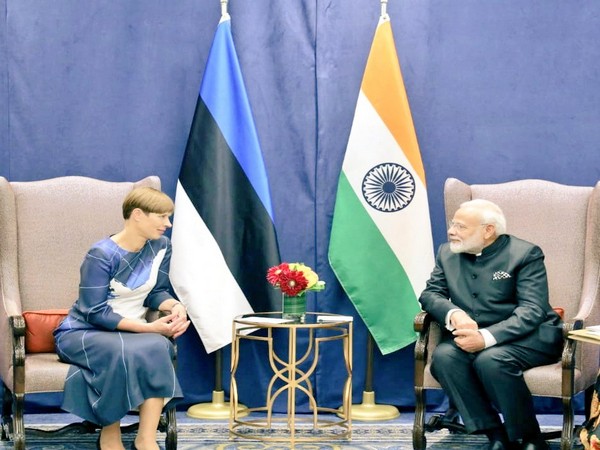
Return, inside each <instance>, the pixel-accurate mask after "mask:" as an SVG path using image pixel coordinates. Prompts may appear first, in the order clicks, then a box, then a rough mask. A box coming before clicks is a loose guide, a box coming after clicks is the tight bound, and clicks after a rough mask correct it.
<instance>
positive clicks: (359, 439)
mask: <svg viewBox="0 0 600 450" xmlns="http://www.w3.org/2000/svg"><path fill="white" fill-rule="evenodd" d="M135 420H136V418H129V419H126V420H125V421H124V424H127V423H128V422H131V421H135ZM580 420H581V418H580V417H577V420H576V423H581V422H580ZM78 421H79V419H77V418H74V417H73V416H70V415H68V414H46V415H28V416H26V424H27V426H28V427H33V426H35V427H37V428H40V429H55V428H57V427H60V426H61V425H64V424H67V423H70V422H78ZM412 423H413V415H412V414H409V413H403V414H402V415H401V416H400V417H399V418H397V419H394V420H389V421H385V422H361V421H356V420H355V421H354V422H353V423H352V439H351V440H341V439H339V440H334V441H329V442H319V441H311V442H306V443H305V442H301V443H297V444H295V445H294V447H293V448H294V449H298V450H315V449H324V450H387V449H389V450H404V449H406V450H410V449H412ZM540 423H541V424H542V428H543V429H544V430H546V431H550V430H557V429H560V417H559V416H540ZM177 426H178V446H177V448H178V450H192V449H199V450H202V449H217V450H234V449H238V450H241V449H243V450H258V449H261V450H262V449H269V450H279V449H289V448H291V446H290V445H289V444H286V443H280V442H270V443H265V442H261V441H256V440H249V439H242V438H238V437H236V438H234V439H230V438H229V431H228V426H229V422H228V421H227V420H216V421H210V420H199V419H192V418H189V417H187V416H186V414H185V413H184V412H182V413H178V416H177ZM299 431H300V432H301V433H308V435H309V436H310V431H308V430H306V429H304V427H301V429H300V430H299ZM304 435H306V434H304ZM426 437H427V448H428V449H432V450H435V449H437V450H455V449H456V450H458V449H460V450H475V449H478V450H479V449H482V448H485V444H486V442H487V441H486V439H485V438H484V437H481V436H469V435H458V434H450V433H448V432H447V431H446V430H442V431H437V432H433V433H427V435H426ZM96 438H97V435H94V434H83V435H77V434H73V435H67V436H61V437H56V436H54V437H47V436H41V437H40V436H37V435H32V434H31V433H28V434H27V449H31V450H41V449H43V450H86V449H90V450H91V449H95V445H96V444H95V442H96ZM132 439H133V435H125V436H124V438H123V440H124V442H125V445H126V446H127V445H129V442H131V440H132ZM159 443H160V444H161V448H162V449H164V435H162V434H161V435H160V436H159ZM550 446H551V449H552V450H558V449H559V448H560V445H559V440H558V439H555V440H552V441H550ZM9 448H12V444H11V443H10V442H0V449H9ZM575 448H581V447H579V446H576V447H575Z"/></svg>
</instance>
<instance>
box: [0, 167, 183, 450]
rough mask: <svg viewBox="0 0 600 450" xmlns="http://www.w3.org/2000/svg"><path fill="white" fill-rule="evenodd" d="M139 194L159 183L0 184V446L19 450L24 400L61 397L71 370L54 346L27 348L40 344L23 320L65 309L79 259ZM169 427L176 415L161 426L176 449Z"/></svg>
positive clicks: (69, 180) (73, 179)
mask: <svg viewBox="0 0 600 450" xmlns="http://www.w3.org/2000/svg"><path fill="white" fill-rule="evenodd" d="M137 186H151V187H155V188H157V189H160V180H159V178H158V177H156V176H151V177H147V178H144V179H142V180H140V181H138V182H135V183H132V182H108V181H101V180H96V179H93V178H86V177H78V176H68V177H60V178H53V179H49V180H41V181H30V182H9V181H8V180H6V179H5V178H3V177H0V299H1V302H0V378H1V379H2V382H3V388H4V395H3V404H2V438H3V439H9V438H10V439H11V440H12V441H13V443H14V448H15V449H18V450H21V449H25V427H24V423H23V408H24V400H25V396H26V395H27V394H33V393H41V392H62V391H63V386H64V382H65V378H66V375H67V371H68V369H69V365H68V364H65V363H63V362H60V361H59V359H58V356H57V355H56V353H55V352H54V345H53V341H51V342H50V344H47V345H46V346H45V348H44V346H43V345H42V346H41V347H37V348H34V347H33V345H32V344H31V342H32V341H31V340H30V338H31V337H32V336H36V337H38V338H40V339H42V340H43V336H40V333H41V327H39V326H37V325H33V324H32V323H31V320H30V319H28V317H29V315H30V314H33V315H36V313H37V315H38V316H39V315H40V314H39V313H40V312H42V313H43V312H45V313H47V314H46V315H45V316H44V317H45V319H44V320H46V319H48V318H49V317H50V318H51V317H54V318H56V315H60V313H61V312H64V313H66V311H67V310H68V308H70V307H71V305H72V304H73V302H74V301H75V299H76V298H77V295H78V286H79V267H80V264H81V261H82V260H83V257H84V256H85V254H86V252H87V250H88V249H89V247H90V245H91V244H93V243H94V242H96V241H98V240H100V239H101V238H103V237H106V236H107V235H109V234H111V233H114V232H116V231H118V230H119V229H120V228H121V227H122V223H123V222H122V220H123V219H122V213H121V205H122V202H123V199H124V197H125V196H126V195H127V193H128V192H129V191H131V189H133V188H134V187H137ZM28 323H29V325H28ZM33 328H35V329H33ZM46 335H47V336H48V330H46ZM50 336H51V335H50ZM48 345H49V347H48ZM175 424H176V422H175V410H174V409H170V410H168V411H166V413H165V415H164V417H163V419H162V420H161V426H162V427H164V428H166V433H167V449H175V448H176V445H177V436H176V429H175ZM90 425H91V427H92V431H93V430H94V424H90Z"/></svg>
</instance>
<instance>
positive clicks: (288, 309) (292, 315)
mask: <svg viewBox="0 0 600 450" xmlns="http://www.w3.org/2000/svg"><path fill="white" fill-rule="evenodd" d="M281 312H282V317H283V318H284V319H294V321H295V322H300V323H304V316H305V315H306V295H305V294H300V295H295V296H289V295H285V294H282V307H281Z"/></svg>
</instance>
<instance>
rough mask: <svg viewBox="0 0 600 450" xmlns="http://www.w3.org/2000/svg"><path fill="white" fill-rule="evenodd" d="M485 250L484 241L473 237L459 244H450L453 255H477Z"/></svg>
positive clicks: (475, 236) (462, 240)
mask: <svg viewBox="0 0 600 450" xmlns="http://www.w3.org/2000/svg"><path fill="white" fill-rule="evenodd" d="M482 249H483V240H482V239H481V238H480V237H479V236H477V235H473V236H470V237H469V238H467V239H461V240H460V241H458V242H452V241H451V242H450V251H451V252H452V253H472V254H474V255H477V254H479V253H481V250H482Z"/></svg>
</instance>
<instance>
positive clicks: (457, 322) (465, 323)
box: [450, 310, 479, 330]
mask: <svg viewBox="0 0 600 450" xmlns="http://www.w3.org/2000/svg"><path fill="white" fill-rule="evenodd" d="M450 325H452V326H453V327H454V328H455V329H458V330H463V329H466V330H477V329H479V326H478V325H477V322H475V321H474V320H473V319H471V318H470V317H469V315H468V314H467V313H466V312H464V311H460V310H458V311H454V312H453V313H452V315H451V316H450Z"/></svg>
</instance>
